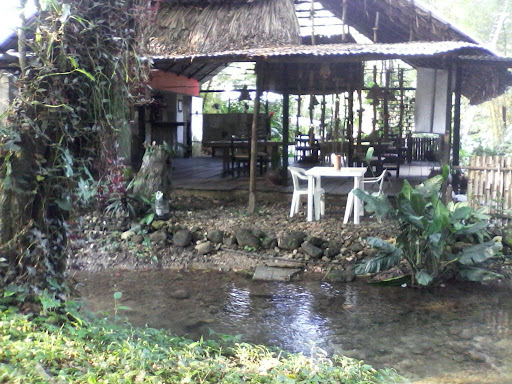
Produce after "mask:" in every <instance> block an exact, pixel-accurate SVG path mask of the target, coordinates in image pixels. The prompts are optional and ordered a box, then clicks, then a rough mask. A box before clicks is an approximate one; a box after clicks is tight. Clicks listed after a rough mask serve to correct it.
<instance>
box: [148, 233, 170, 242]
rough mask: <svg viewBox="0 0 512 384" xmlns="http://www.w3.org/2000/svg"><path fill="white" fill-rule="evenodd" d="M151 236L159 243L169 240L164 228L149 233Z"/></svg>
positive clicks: (152, 239)
mask: <svg viewBox="0 0 512 384" xmlns="http://www.w3.org/2000/svg"><path fill="white" fill-rule="evenodd" d="M149 238H150V239H151V242H152V243H154V244H158V243H161V242H164V241H165V240H167V233H165V231H163V230H160V231H156V232H153V233H152V234H151V235H149Z"/></svg>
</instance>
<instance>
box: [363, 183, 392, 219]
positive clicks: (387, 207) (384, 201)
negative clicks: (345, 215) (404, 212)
mask: <svg viewBox="0 0 512 384" xmlns="http://www.w3.org/2000/svg"><path fill="white" fill-rule="evenodd" d="M354 195H355V196H356V197H358V198H359V199H361V200H362V201H364V202H365V203H366V206H365V209H366V210H367V211H368V212H370V213H375V214H376V215H377V216H379V217H385V216H387V215H389V214H390V213H391V212H393V211H394V209H393V207H392V206H391V204H390V203H389V200H388V198H387V197H386V196H385V195H380V196H372V195H371V194H369V193H368V192H365V191H362V190H360V189H355V190H354Z"/></svg>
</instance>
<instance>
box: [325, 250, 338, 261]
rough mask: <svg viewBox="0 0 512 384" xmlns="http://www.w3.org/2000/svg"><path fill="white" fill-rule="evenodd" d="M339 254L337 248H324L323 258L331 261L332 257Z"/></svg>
mask: <svg viewBox="0 0 512 384" xmlns="http://www.w3.org/2000/svg"><path fill="white" fill-rule="evenodd" d="M339 253H340V249H339V248H326V249H325V251H324V256H327V257H329V258H331V259H332V258H333V257H334V256H337V255H339Z"/></svg>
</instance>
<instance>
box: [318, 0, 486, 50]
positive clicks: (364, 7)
mask: <svg viewBox="0 0 512 384" xmlns="http://www.w3.org/2000/svg"><path fill="white" fill-rule="evenodd" d="M317 1H319V2H320V3H321V4H322V6H323V7H324V8H325V9H326V10H328V11H330V12H332V13H333V14H334V15H335V16H336V17H339V18H342V17H343V6H342V3H344V2H342V1H340V0H317ZM377 13H378V15H379V17H378V18H379V23H378V30H377V42H380V43H401V42H407V41H447V40H453V41H465V42H469V43H475V44H478V41H476V40H475V39H473V38H472V37H470V36H469V35H467V34H465V33H464V32H462V31H461V30H459V29H458V28H456V27H455V26H453V25H451V24H450V23H448V22H447V21H446V20H444V19H443V18H442V17H440V16H439V15H437V14H435V13H434V12H432V11H431V10H429V9H428V8H426V7H424V6H422V5H420V4H418V2H417V1H414V0H356V1H347V2H346V23H347V24H348V25H350V26H351V27H354V28H355V29H357V31H359V32H360V33H362V34H363V35H365V36H366V37H368V38H369V39H370V40H372V41H373V40H374V27H375V22H376V19H377Z"/></svg>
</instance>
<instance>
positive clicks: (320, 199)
mask: <svg viewBox="0 0 512 384" xmlns="http://www.w3.org/2000/svg"><path fill="white" fill-rule="evenodd" d="M288 170H289V171H290V173H291V174H292V180H293V197H292V205H291V208H290V217H293V216H294V215H295V214H296V213H299V208H300V197H301V196H307V195H308V187H307V185H306V187H305V188H301V187H300V180H308V177H307V176H306V171H305V170H304V169H302V168H297V167H288ZM324 196H325V190H324V189H323V188H317V187H316V186H315V191H314V195H313V199H314V203H313V204H314V207H315V218H316V219H317V220H319V219H320V216H321V215H324V213H325V200H324ZM318 208H320V209H318Z"/></svg>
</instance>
